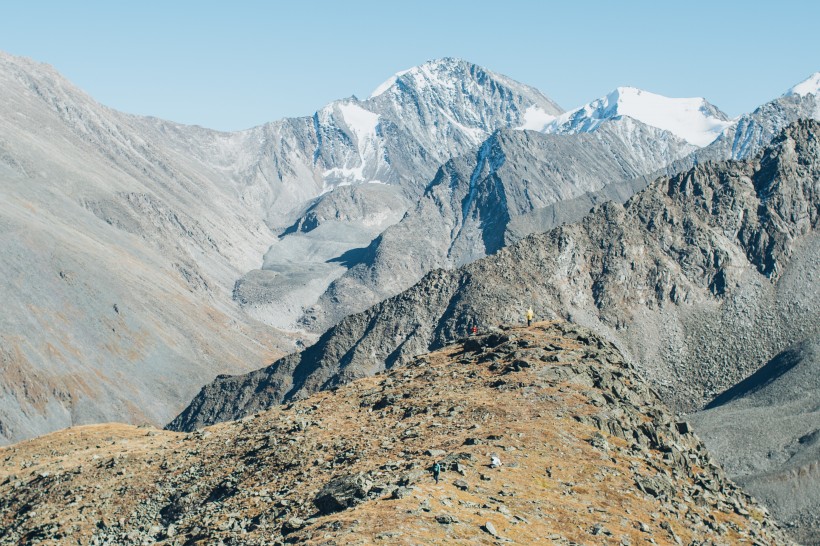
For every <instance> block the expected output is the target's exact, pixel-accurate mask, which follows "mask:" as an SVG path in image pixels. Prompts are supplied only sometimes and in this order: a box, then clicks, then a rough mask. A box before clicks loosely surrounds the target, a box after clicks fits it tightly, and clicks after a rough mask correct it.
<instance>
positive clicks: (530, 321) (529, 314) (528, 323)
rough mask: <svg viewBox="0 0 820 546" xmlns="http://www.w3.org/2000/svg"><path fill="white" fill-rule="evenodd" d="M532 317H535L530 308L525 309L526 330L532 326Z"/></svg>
mask: <svg viewBox="0 0 820 546" xmlns="http://www.w3.org/2000/svg"><path fill="white" fill-rule="evenodd" d="M534 316H535V313H533V312H532V307H530V308H529V309H527V327H528V328H529V326H530V325H531V324H532V317H534Z"/></svg>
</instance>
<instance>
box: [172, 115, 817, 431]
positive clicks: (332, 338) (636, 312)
mask: <svg viewBox="0 0 820 546" xmlns="http://www.w3.org/2000/svg"><path fill="white" fill-rule="evenodd" d="M818 125H819V124H818V123H817V122H814V121H802V122H798V123H796V124H793V125H791V126H790V127H789V128H788V129H787V130H785V131H784V132H783V133H782V134H781V135H780V137H779V138H778V139H777V140H776V141H775V143H774V144H773V145H772V146H771V147H770V148H768V149H767V150H766V151H765V152H764V153H762V154H761V155H760V156H759V157H757V158H756V159H754V160H751V161H746V162H725V163H717V164H708V165H701V166H698V167H696V168H695V169H693V170H691V171H689V172H687V173H683V174H681V175H678V176H675V177H672V178H662V179H659V180H657V181H655V182H654V183H653V184H651V185H650V186H649V187H648V188H647V189H646V190H644V191H643V192H641V193H639V194H638V195H636V196H635V197H633V198H632V199H630V200H629V201H628V202H627V203H626V205H624V206H620V205H617V204H615V203H608V204H605V205H602V206H600V207H598V208H596V209H595V210H594V211H593V212H592V213H590V214H589V215H588V216H587V217H586V218H585V219H584V220H583V221H581V222H579V223H576V224H571V225H565V226H562V227H560V228H557V229H554V230H552V231H550V232H548V233H545V234H541V235H533V236H530V237H528V238H526V239H524V240H523V241H521V242H519V243H518V244H516V245H513V246H511V247H507V248H505V249H502V250H501V251H499V252H498V253H497V254H496V255H494V256H491V257H488V258H485V259H482V260H479V261H477V262H474V263H472V264H470V265H468V266H466V267H463V268H461V269H458V270H456V271H442V270H436V271H433V272H431V273H430V274H428V275H427V276H426V277H425V278H424V279H423V280H422V281H421V282H420V283H418V284H417V285H415V286H413V287H412V288H410V289H408V290H406V291H405V292H403V293H401V294H399V295H398V296H396V297H394V298H391V299H389V300H387V301H385V302H382V303H380V304H378V305H376V306H374V307H372V308H370V309H368V310H367V311H365V312H363V313H360V314H358V315H354V316H351V317H348V318H346V319H344V320H342V321H341V322H340V323H339V324H338V325H337V326H335V327H333V328H332V329H330V330H329V331H328V332H327V333H326V334H324V335H323V336H322V337H321V338H320V340H319V341H318V342H317V343H316V344H315V345H313V346H312V347H310V348H308V349H307V350H305V351H303V352H301V353H298V354H295V355H290V356H288V357H285V358H283V359H281V360H279V361H277V362H276V363H274V364H273V365H271V366H270V367H268V368H264V369H262V370H258V371H256V372H252V373H251V374H247V375H244V376H234V377H221V378H218V379H217V380H216V381H214V382H213V383H212V384H210V385H207V386H205V387H204V388H203V390H202V392H201V393H200V394H199V395H198V396H197V397H196V398H195V399H194V400H193V402H192V403H191V405H190V406H189V407H188V408H187V409H186V410H185V412H183V413H182V414H181V415H180V416H179V417H178V418H177V419H176V420H174V422H172V423H171V425H170V426H171V427H172V428H175V429H179V430H191V429H193V428H196V427H199V426H203V425H205V424H209V423H213V422H218V421H221V420H226V419H234V418H238V417H241V416H242V415H245V414H247V413H249V412H252V411H257V410H258V409H261V408H265V407H269V406H270V405H272V404H276V403H280V402H282V401H284V400H288V399H293V398H298V397H300V396H304V394H306V393H310V392H315V391H316V390H320V389H325V388H329V387H331V386H333V385H337V384H339V383H343V382H345V381H347V380H349V379H350V378H353V377H361V376H364V375H370V374H373V373H375V372H377V371H379V370H381V369H384V368H390V367H392V366H395V365H397V364H401V363H403V362H406V361H408V360H409V359H410V358H412V357H414V356H415V355H417V354H420V353H422V352H424V351H426V350H428V348H430V347H436V346H441V345H442V344H443V343H444V342H445V341H446V340H448V339H452V338H453V337H456V336H458V335H461V334H463V333H466V331H467V328H468V326H469V325H471V324H478V325H479V326H480V327H482V328H486V327H488V326H491V325H494V324H498V323H502V322H510V321H515V320H519V319H520V317H521V316H522V314H523V311H524V310H525V309H526V308H527V306H528V305H533V307H534V308H535V309H537V310H538V313H539V315H541V316H545V315H546V316H549V315H560V316H564V317H568V318H571V319H572V320H573V321H576V322H579V323H583V324H585V325H587V326H589V327H592V328H594V329H596V330H598V331H600V332H602V333H603V334H604V335H606V336H607V337H608V338H610V339H612V340H615V341H616V342H617V343H618V344H619V346H621V347H622V348H623V349H624V350H625V351H628V353H630V354H632V355H633V356H634V357H635V358H636V361H637V362H638V364H639V365H640V366H641V369H642V371H643V372H644V373H646V374H647V377H648V378H649V379H650V380H651V381H652V382H653V384H654V385H655V386H656V387H657V388H658V389H659V391H660V392H661V394H662V396H663V397H664V399H665V400H667V401H669V402H670V403H673V404H675V405H676V406H677V407H679V408H681V409H685V410H692V409H696V408H697V407H699V406H700V405H701V404H702V403H703V402H705V401H706V400H707V399H708V398H709V397H711V396H713V395H714V394H716V393H717V392H720V391H721V390H723V389H725V388H727V387H729V386H731V385H732V384H734V383H736V382H737V381H739V380H740V379H742V378H743V377H745V376H746V375H748V374H750V373H751V372H752V371H754V370H755V369H757V368H758V367H759V366H760V365H762V363H764V362H765V361H766V360H768V359H769V358H771V357H772V356H774V355H775V354H776V353H777V352H778V351H780V350H782V349H783V348H784V347H786V346H788V345H789V344H791V343H793V342H794V341H797V340H801V339H804V338H805V337H806V336H809V335H812V334H813V333H817V328H818V324H820V320H818V316H817V309H818V308H820V306H818V304H820V301H819V299H820V294H818V288H817V284H816V275H814V271H816V267H817V262H818V259H820V258H818V256H820V254H818V251H820V241H818V239H817V237H816V232H815V229H816V227H817V223H818V218H820V196H819V195H818V193H820V192H819V191H818V179H820V145H818V139H817V135H818Z"/></svg>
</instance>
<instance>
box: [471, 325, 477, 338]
mask: <svg viewBox="0 0 820 546" xmlns="http://www.w3.org/2000/svg"><path fill="white" fill-rule="evenodd" d="M477 333H478V326H476V325H475V324H473V326H472V328H470V335H471V336H474V335H476V334H477Z"/></svg>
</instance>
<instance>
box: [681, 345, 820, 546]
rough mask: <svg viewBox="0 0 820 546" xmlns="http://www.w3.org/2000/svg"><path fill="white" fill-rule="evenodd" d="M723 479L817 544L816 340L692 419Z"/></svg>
mask: <svg viewBox="0 0 820 546" xmlns="http://www.w3.org/2000/svg"><path fill="white" fill-rule="evenodd" d="M690 419H691V421H692V423H693V424H694V425H695V430H696V432H697V433H698V435H699V436H700V437H701V438H702V439H703V441H704V442H705V443H706V446H707V447H708V448H709V450H710V451H711V452H712V453H713V454H714V455H715V457H716V458H717V459H718V460H720V462H721V464H722V465H723V466H724V468H725V469H726V471H727V473H728V474H729V475H730V476H731V477H732V479H733V480H735V481H736V482H738V483H739V484H741V485H742V486H743V488H744V489H745V490H746V491H748V492H749V493H751V494H752V495H754V496H755V497H757V498H758V499H760V500H761V501H763V503H764V504H765V505H766V506H768V507H769V509H770V510H771V511H772V514H773V515H774V516H775V517H776V518H777V519H778V520H780V521H782V522H784V523H786V524H788V525H789V527H790V529H791V533H792V534H793V535H794V536H795V537H796V538H797V539H798V540H799V541H800V543H801V544H820V515H819V514H820V337H818V336H814V337H811V338H809V339H807V340H806V341H803V342H801V343H798V344H796V345H794V346H792V347H790V348H789V349H787V350H786V351H784V352H782V353H780V354H778V355H777V356H776V357H775V358H773V359H772V360H771V361H769V362H768V363H767V364H766V365H765V366H763V367H762V368H760V369H759V370H757V371H756V372H755V373H754V374H752V375H751V376H749V377H747V378H746V379H744V380H743V381H741V382H740V383H738V384H737V385H735V386H733V387H732V388H730V389H728V390H727V391H725V392H723V393H722V394H721V395H720V396H718V397H716V398H715V399H714V400H713V401H712V402H711V403H710V404H709V405H708V406H707V407H706V409H705V410H704V411H701V412H698V413H696V414H694V415H692V416H690Z"/></svg>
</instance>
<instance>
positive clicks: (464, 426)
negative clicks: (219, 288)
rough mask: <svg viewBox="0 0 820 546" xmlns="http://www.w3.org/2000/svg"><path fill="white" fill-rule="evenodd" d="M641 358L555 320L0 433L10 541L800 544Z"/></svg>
mask: <svg viewBox="0 0 820 546" xmlns="http://www.w3.org/2000/svg"><path fill="white" fill-rule="evenodd" d="M640 375H641V374H640V373H639V372H638V371H637V370H636V368H635V367H633V366H632V365H630V364H629V363H627V362H625V361H624V359H623V357H622V356H621V354H620V353H619V352H618V351H617V349H616V348H615V347H614V346H613V345H612V344H610V343H609V342H607V341H605V340H604V339H602V338H599V337H598V336H596V335H594V334H593V333H591V332H590V331H588V330H586V329H584V328H580V327H578V326H575V325H571V324H567V323H564V322H558V323H539V324H535V325H533V327H532V328H529V329H524V328H514V329H505V330H503V331H499V332H497V333H493V334H490V335H486V336H474V337H472V338H470V339H467V340H462V342H459V343H456V344H454V345H452V346H449V347H446V348H444V349H443V350H441V351H438V352H436V353H432V354H428V355H424V356H422V357H419V358H416V359H414V360H412V361H410V362H408V364H407V366H406V367H403V368H395V369H393V370H390V371H389V372H387V373H383V374H380V375H378V376H376V377H372V378H364V379H361V380H358V381H355V382H351V383H349V384H347V385H344V386H342V387H340V388H338V389H335V390H334V391H332V392H323V393H318V394H316V395H314V396H312V397H310V398H308V399H306V400H303V401H298V402H294V403H293V404H289V405H287V406H280V407H277V408H274V409H272V410H269V411H267V412H263V413H260V414H256V415H253V416H249V417H248V418H247V419H244V420H242V421H238V422H233V423H226V424H222V425H218V426H216V427H212V428H209V429H207V430H204V431H200V432H196V433H192V434H178V433H171V432H164V431H157V430H155V429H150V428H135V427H125V426H117V425H99V426H93V427H79V428H72V429H68V430H65V431H61V432H58V433H55V434H53V435H50V436H48V437H44V438H38V439H35V440H32V441H29V442H25V443H21V444H18V445H15V446H11V447H7V448H3V449H0V525H2V527H3V529H4V533H3V534H2V535H0V544H16V543H21V542H25V543H37V542H48V543H52V544H64V543H66V544H67V543H76V542H78V541H79V542H81V543H83V544H106V543H108V544H111V543H116V544H123V545H129V544H142V543H145V542H162V543H165V544H169V545H182V544H198V543H209V544H211V543H223V544H248V545H254V544H266V545H267V544H273V545H281V544H285V543H298V544H328V543H338V544H347V543H354V542H361V543H368V544H371V543H378V542H380V541H384V542H390V543H399V542H405V541H413V542H414V543H418V542H421V543H425V544H464V543H488V541H491V542H496V541H504V542H509V543H512V544H536V543H541V542H543V541H544V540H545V539H546V540H549V541H550V542H551V543H554V544H561V545H570V544H613V545H614V544H626V543H630V544H640V543H644V542H649V543H656V544H736V543H743V542H748V543H756V544H761V545H778V544H789V543H790V541H789V540H788V539H787V538H786V537H785V536H784V535H783V533H782V531H781V530H780V529H779V528H778V526H777V525H776V524H775V523H774V522H773V521H772V519H771V518H770V517H769V516H768V514H767V511H766V509H765V508H764V507H763V506H761V505H759V504H758V503H757V502H756V501H754V500H753V499H751V498H749V497H748V496H747V495H746V494H745V493H743V492H742V491H741V490H740V489H739V488H738V487H737V486H736V485H735V484H733V483H732V482H731V481H730V480H729V479H727V478H726V476H725V474H724V473H723V471H722V470H721V469H720V467H718V466H717V465H716V464H715V463H714V461H713V460H712V458H711V457H710V455H709V453H708V452H707V451H706V449H705V448H704V446H703V444H701V443H700V441H699V440H698V438H697V437H696V436H695V435H693V434H692V433H691V430H689V428H688V426H687V424H686V423H684V422H680V421H678V420H677V419H676V418H675V416H674V415H673V414H672V413H671V412H670V411H669V410H668V409H667V408H666V407H665V406H664V405H663V404H662V403H661V402H660V400H659V399H658V397H657V395H656V394H655V393H654V392H653V391H652V390H651V389H650V388H649V387H648V385H647V384H646V383H645V382H644V381H643V379H642V378H641V376H640ZM434 462H439V463H440V465H441V467H442V468H443V471H442V473H441V475H440V479H439V480H438V482H436V481H435V480H434V479H433V476H432V475H431V473H430V468H431V466H432V464H433V463H434ZM160 475H161V476H162V479H157V476H160Z"/></svg>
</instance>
